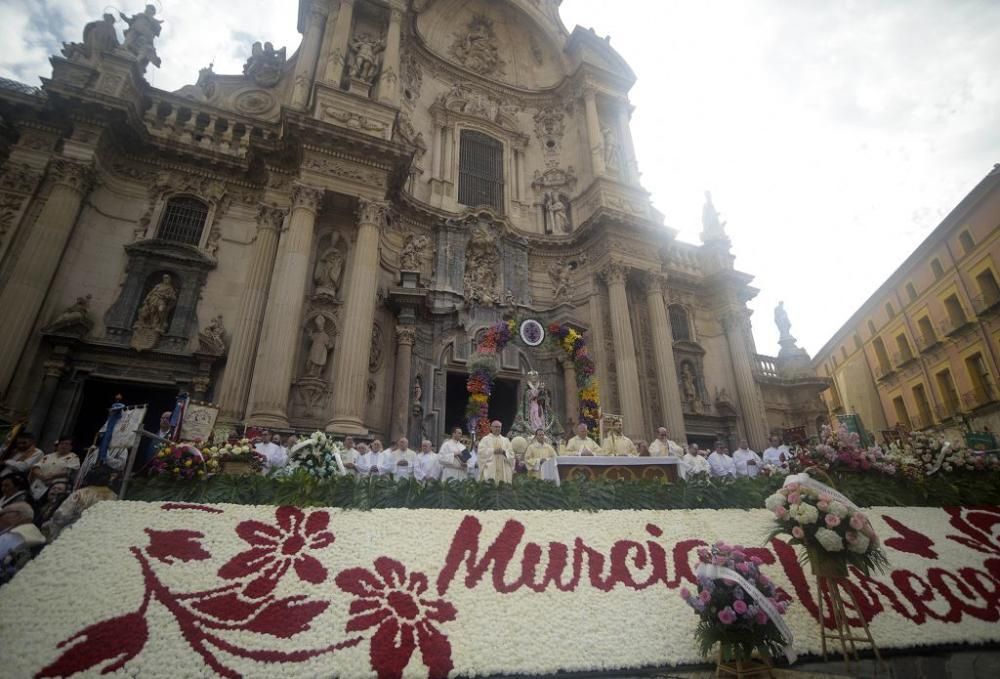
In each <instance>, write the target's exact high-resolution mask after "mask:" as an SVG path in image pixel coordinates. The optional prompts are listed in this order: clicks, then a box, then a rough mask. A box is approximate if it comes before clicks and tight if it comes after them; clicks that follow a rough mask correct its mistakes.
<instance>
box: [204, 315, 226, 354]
mask: <svg viewBox="0 0 1000 679" xmlns="http://www.w3.org/2000/svg"><path fill="white" fill-rule="evenodd" d="M198 350H199V351H200V352H201V353H203V354H211V355H212V356H221V355H222V354H224V353H226V328H225V326H223V325H222V314H219V315H218V316H216V317H215V318H213V319H212V320H211V321H209V322H208V325H207V326H206V327H205V328H204V329H203V330H202V331H201V332H199V333H198Z"/></svg>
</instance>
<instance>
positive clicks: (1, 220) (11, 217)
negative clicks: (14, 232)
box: [0, 193, 24, 243]
mask: <svg viewBox="0 0 1000 679" xmlns="http://www.w3.org/2000/svg"><path fill="white" fill-rule="evenodd" d="M23 203H24V198H23V197H22V196H18V195H16V194H10V193H3V194H0V243H3V239H4V238H5V237H6V236H7V233H8V232H10V230H11V229H12V228H13V227H14V224H16V223H17V218H18V215H19V214H21V205H22V204H23Z"/></svg>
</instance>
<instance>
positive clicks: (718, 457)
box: [708, 443, 736, 478]
mask: <svg viewBox="0 0 1000 679" xmlns="http://www.w3.org/2000/svg"><path fill="white" fill-rule="evenodd" d="M708 466H709V467H711V468H712V476H719V477H722V476H728V477H730V478H731V477H734V476H736V465H735V464H733V458H731V457H729V456H728V455H726V453H725V452H724V451H723V449H722V444H721V443H716V444H715V450H713V451H712V454H711V455H709V456H708Z"/></svg>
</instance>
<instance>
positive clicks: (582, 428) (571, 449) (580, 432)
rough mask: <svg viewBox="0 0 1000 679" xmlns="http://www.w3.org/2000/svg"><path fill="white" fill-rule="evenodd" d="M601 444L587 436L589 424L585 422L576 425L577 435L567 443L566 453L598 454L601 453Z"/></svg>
mask: <svg viewBox="0 0 1000 679" xmlns="http://www.w3.org/2000/svg"><path fill="white" fill-rule="evenodd" d="M600 452H601V449H600V446H598V445H597V442H596V441H595V440H594V439H592V438H590V437H589V436H587V425H586V424H585V423H583V422H581V423H580V424H578V425H576V436H574V437H573V438H571V439H570V440H569V443H567V444H566V454H567V455H598V454H600Z"/></svg>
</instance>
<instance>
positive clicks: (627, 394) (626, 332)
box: [603, 262, 646, 437]
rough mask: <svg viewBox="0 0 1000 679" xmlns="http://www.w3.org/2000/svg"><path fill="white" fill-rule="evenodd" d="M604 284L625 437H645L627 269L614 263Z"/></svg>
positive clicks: (606, 272) (607, 272)
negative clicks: (629, 308)
mask: <svg viewBox="0 0 1000 679" xmlns="http://www.w3.org/2000/svg"><path fill="white" fill-rule="evenodd" d="M603 274H604V280H605V281H607V284H608V297H609V303H610V306H611V335H612V336H613V338H614V342H615V369H616V370H617V371H618V396H619V400H620V401H621V410H622V412H621V413H620V414H621V416H622V417H623V418H624V420H625V432H624V433H625V435H626V436H631V437H642V436H644V435H646V425H645V422H644V421H643V409H642V399H641V398H640V396H639V368H638V365H637V364H636V361H635V353H636V352H635V342H634V341H633V338H632V320H631V318H630V317H629V311H628V295H627V294H626V293H625V279H626V277H627V275H628V267H626V266H625V265H624V264H618V263H616V262H612V263H610V264H608V265H607V266H606V267H604V271H603Z"/></svg>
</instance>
